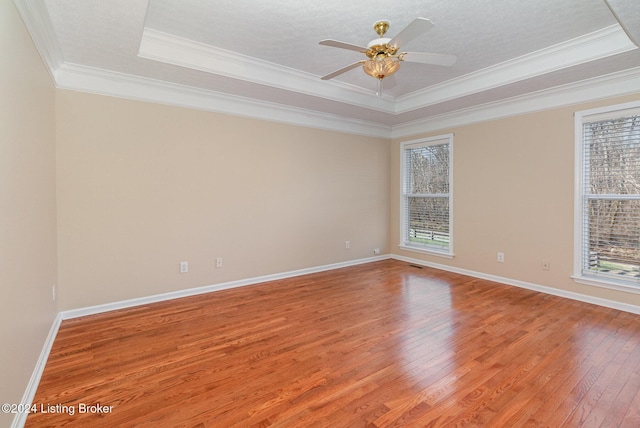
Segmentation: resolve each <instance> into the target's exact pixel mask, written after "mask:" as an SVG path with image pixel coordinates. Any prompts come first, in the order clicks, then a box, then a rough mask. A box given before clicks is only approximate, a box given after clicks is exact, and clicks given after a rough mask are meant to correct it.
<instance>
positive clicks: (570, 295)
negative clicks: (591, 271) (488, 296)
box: [390, 254, 640, 314]
mask: <svg viewBox="0 0 640 428" xmlns="http://www.w3.org/2000/svg"><path fill="white" fill-rule="evenodd" d="M390 258H392V259H394V260H401V261H404V262H408V263H412V264H415V265H421V266H426V267H432V268H434V269H440V270H444V271H448V272H454V273H459V274H462V275H467V276H472V277H474V278H480V279H486V280H488V281H494V282H500V283H502V284H506V285H512V286H515V287H520V288H526V289H527V290H533V291H539V292H541V293H545V294H551V295H553V296H559V297H564V298H567V299H571V300H577V301H580V302H585V303H591V304H593V305H599V306H604V307H606V308H612V309H617V310H620V311H624V312H630V313H632V314H640V306H636V305H631V304H628V303H621V302H617V301H614V300H608V299H602V298H599V297H593V296H588V295H586V294H581V293H574V292H572V291H566V290H560V289H558V288H553V287H547V286H546V285H539V284H534V283H531V282H525V281H520V280H517V279H511V278H505V277H502V276H497V275H490V274H487V273H482V272H476V271H472V270H468V269H461V268H457V267H453V266H447V265H441V264H439V263H431V262H426V261H424V260H419V259H414V258H411V257H404V256H400V255H397V254H391V255H390Z"/></svg>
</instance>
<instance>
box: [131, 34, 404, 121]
mask: <svg viewBox="0 0 640 428" xmlns="http://www.w3.org/2000/svg"><path fill="white" fill-rule="evenodd" d="M138 56H139V57H141V58H145V59H150V60H154V61H159V62H163V63H167V64H172V65H177V66H180V67H185V68H190V69H193V70H199V71H204V72H207V73H212V74H218V75H221V76H227V77H232V78H234V79H240V80H245V81H248V82H252V83H257V84H260V85H267V86H271V87H274V88H279V89H284V90H288V91H294V92H298V93H301V94H306V95H312V96H314V97H320V98H325V99H329V100H332V101H338V102H342V103H347V104H351V105H354V106H358V107H364V108H367V109H370V110H377V111H381V112H384V113H393V112H394V110H395V101H394V100H393V99H392V98H389V97H378V96H376V95H375V93H374V92H372V91H370V90H366V89H364V88H360V87H358V86H354V85H349V84H347V83H343V82H339V81H323V80H320V77H319V76H316V75H314V74H311V73H306V72H302V71H299V70H295V69H292V68H289V67H284V66H281V65H278V64H274V63H271V62H268V61H263V60H259V59H257V58H252V57H248V56H246V55H240V54H238V53H235V52H231V51H228V50H225V49H221V48H217V47H214V46H211V45H206V44H204V43H199V42H195V41H193V40H189V39H185V38H182V37H178V36H174V35H172V34H168V33H164V32H161V31H157V30H154V29H151V28H148V27H145V28H144V30H143V33H142V39H141V41H140V47H139V51H138Z"/></svg>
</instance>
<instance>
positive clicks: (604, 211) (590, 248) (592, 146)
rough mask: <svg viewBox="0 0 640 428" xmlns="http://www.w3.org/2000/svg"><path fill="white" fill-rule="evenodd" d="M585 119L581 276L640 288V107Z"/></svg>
mask: <svg viewBox="0 0 640 428" xmlns="http://www.w3.org/2000/svg"><path fill="white" fill-rule="evenodd" d="M580 120H581V122H582V123H581V127H582V129H581V132H582V136H581V140H582V141H581V147H579V153H580V154H581V159H580V161H581V165H580V166H579V168H577V170H578V173H579V174H580V176H579V177H577V178H578V183H579V189H577V190H578V191H579V193H580V197H579V199H578V200H577V201H578V202H579V203H580V218H579V221H580V233H579V235H580V240H581V242H580V248H579V254H578V255H576V257H577V258H578V259H579V261H580V266H579V272H577V275H579V276H582V277H585V278H594V279H596V280H603V281H612V282H613V283H620V284H622V285H626V286H633V287H638V288H640V109H637V108H635V109H624V110H615V111H609V112H602V113H598V114H592V115H586V116H582V117H581V118H580ZM577 220H578V219H577Z"/></svg>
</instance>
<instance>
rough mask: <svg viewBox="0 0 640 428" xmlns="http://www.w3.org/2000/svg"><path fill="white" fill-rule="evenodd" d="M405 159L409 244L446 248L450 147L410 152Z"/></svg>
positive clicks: (427, 147)
mask: <svg viewBox="0 0 640 428" xmlns="http://www.w3.org/2000/svg"><path fill="white" fill-rule="evenodd" d="M406 155H407V156H408V159H407V161H408V162H407V163H408V165H410V167H409V168H408V173H409V174H410V176H409V177H408V178H409V180H408V187H409V189H408V192H407V196H408V200H407V204H408V209H407V212H408V215H409V219H408V220H409V228H408V231H407V232H408V234H409V236H408V237H407V239H408V240H409V242H414V243H420V244H425V245H435V246H441V247H446V246H448V245H449V241H450V231H449V144H438V145H432V146H422V147H416V148H411V149H409V150H408V151H407V152H406Z"/></svg>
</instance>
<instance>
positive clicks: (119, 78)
mask: <svg viewBox="0 0 640 428" xmlns="http://www.w3.org/2000/svg"><path fill="white" fill-rule="evenodd" d="M615 1H616V3H618V4H622V5H623V6H624V7H625V8H626V9H627V10H631V12H632V13H631V16H633V10H635V9H637V10H638V15H636V16H640V6H638V5H639V4H640V2H638V1H637V0H615ZM15 3H16V5H17V7H18V9H19V10H20V13H21V14H22V16H23V19H24V20H25V22H26V23H27V27H28V28H29V31H30V32H31V34H32V36H33V37H34V41H36V45H37V46H38V48H39V50H40V51H41V53H42V55H43V57H44V58H45V62H47V64H48V66H49V68H50V69H51V74H52V76H53V78H54V79H55V80H56V83H57V84H58V86H60V87H67V88H70V89H78V90H88V91H93V92H99V93H106V94H112V95H117V96H127V93H128V94H130V96H131V97H132V98H140V99H149V100H154V99H157V100H159V101H161V102H171V101H170V100H164V101H163V100H162V96H160V95H158V96H157V97H155V96H154V95H153V94H152V93H151V92H152V91H151V89H149V88H150V87H154V86H153V85H156V86H155V87H160V88H164V89H166V88H170V89H171V91H178V90H184V91H183V93H184V94H186V95H185V99H184V101H181V102H179V104H183V105H187V106H188V105H189V104H190V101H189V100H190V98H188V97H194V96H195V94H197V95H198V96H199V97H200V98H198V100H199V101H198V102H197V103H196V104H198V105H194V107H196V108H210V109H211V110H221V111H224V106H225V102H226V101H228V100H229V99H230V98H225V97H233V99H234V100H242V101H243V102H251V100H254V102H257V103H263V104H264V105H265V106H271V105H276V106H282V107H283V108H285V109H294V110H296V111H298V112H305V114H306V115H307V116H309V115H310V114H312V113H317V114H319V115H323V117H325V118H330V117H331V116H335V117H339V118H342V119H344V120H352V121H353V122H354V123H360V124H362V125H364V126H366V125H367V124H376V125H377V126H378V128H375V129H376V130H377V131H376V132H379V130H380V129H384V127H387V128H388V129H389V130H392V129H394V127H398V126H402V125H404V124H406V123H410V122H414V121H420V120H425V119H428V118H430V117H436V116H441V115H443V114H451V113H453V112H455V111H460V110H465V109H471V108H478V106H483V105H491V104H492V103H496V102H502V101H504V100H508V99H512V98H518V97H522V96H524V95H526V94H531V93H539V92H540V91H549V90H551V89H553V88H565V87H567V85H576V84H577V82H588V81H590V80H594V79H602V76H610V77H611V76H614V77H615V78H619V77H618V76H620V75H621V74H622V75H623V76H624V78H625V79H632V81H635V79H638V76H639V75H640V74H638V73H639V72H638V70H640V50H639V49H638V48H637V46H636V45H635V44H633V43H632V42H631V40H629V37H627V35H626V33H625V32H624V30H623V28H622V27H620V26H619V24H618V22H617V20H616V17H615V16H614V14H613V13H612V12H611V10H610V9H609V8H608V7H607V4H606V3H605V2H604V1H603V0H562V1H558V0H536V1H533V0H526V1H525V0H522V1H513V0H474V1H470V0H449V1H425V0H396V1H394V2H389V1H384V2H382V1H361V0H357V1H354V0H352V1H344V0H340V1H338V0H323V1H321V2H318V1H313V2H311V1H293V0H269V1H268V2H267V1H265V0H242V1H238V0H211V1H205V0H181V1H175V0H149V1H147V0H109V1H106V0H105V1H98V0H93V1H87V0H44V1H41V0H15ZM634 8H635V9H634ZM416 17H424V18H429V19H430V20H431V21H432V22H433V23H434V27H433V28H432V29H431V30H430V31H429V32H427V33H426V34H424V35H422V36H420V37H418V38H416V39H415V40H413V41H411V42H410V43H408V45H407V46H402V50H408V51H418V52H419V51H425V52H435V53H446V54H453V55H456V56H457V58H458V60H457V62H456V64H455V65H454V66H452V67H438V66H432V65H424V64H415V63H407V62H404V63H402V66H401V69H400V70H399V71H398V73H397V74H396V75H395V76H393V78H392V79H385V80H384V81H383V83H384V85H383V95H382V96H381V97H377V96H376V94H375V91H376V87H377V81H376V80H375V79H373V78H371V77H369V76H367V75H365V74H364V72H363V71H362V70H361V69H360V68H356V69H354V70H351V71H349V72H347V73H344V74H342V75H340V76H338V77H336V78H335V79H333V80H331V81H321V80H320V76H323V75H325V74H328V73H330V72H332V71H334V70H337V69H339V68H341V67H343V66H346V65H348V64H351V63H353V62H355V61H358V60H360V59H362V57H363V56H362V54H360V53H358V52H354V51H348V50H343V49H336V48H331V47H327V46H321V45H319V44H318V42H319V41H320V40H323V39H335V40H340V41H344V42H347V43H352V44H355V45H360V46H366V44H367V43H368V42H369V41H370V40H372V39H374V38H376V37H378V36H377V35H376V34H375V32H374V31H373V28H372V25H373V23H374V22H375V21H377V20H381V19H385V20H388V21H390V23H391V27H390V29H389V31H388V36H390V37H393V36H394V35H395V34H397V33H398V32H399V31H400V30H401V29H402V28H404V27H405V26H406V25H407V24H409V23H410V22H411V21H412V20H413V19H414V18H416ZM614 77H611V79H614ZM598 81H600V80H598ZM136 85H137V86H139V87H144V88H145V89H144V90H139V91H138V90H136V89H135V87H136ZM145 85H146V86H145ZM163 85H164V86H163ZM627 87H628V88H629V90H631V91H633V90H634V88H632V87H629V85H627ZM132 88H133V89H132ZM576 88H581V86H580V85H578V86H576ZM127 91H128V92H127ZM219 96H223V98H220V97H219ZM594 96H596V95H594ZM154 97H155V98H154ZM206 97H210V100H211V105H210V106H208V105H207V100H206ZM221 99H224V100H226V101H225V102H222V101H220V100H221ZM234 102H235V101H234ZM177 103H178V102H177ZM256 114H257V113H256ZM257 115H259V114H257Z"/></svg>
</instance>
